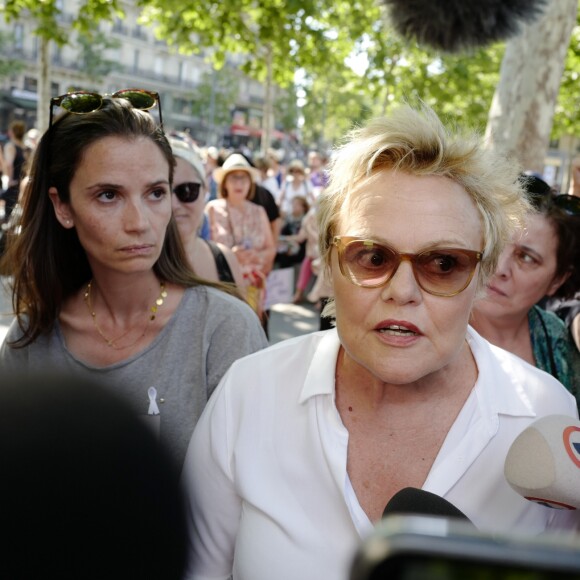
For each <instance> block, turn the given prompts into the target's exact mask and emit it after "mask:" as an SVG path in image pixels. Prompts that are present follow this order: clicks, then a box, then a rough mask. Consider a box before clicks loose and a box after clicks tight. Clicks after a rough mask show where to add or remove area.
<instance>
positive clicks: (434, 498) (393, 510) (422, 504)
mask: <svg viewBox="0 0 580 580" xmlns="http://www.w3.org/2000/svg"><path fill="white" fill-rule="evenodd" d="M394 514H400V515H421V516H435V517H444V518H454V519H455V518H459V519H462V520H467V521H468V522H469V521H470V520H469V518H468V517H467V516H466V515H465V514H464V513H463V512H462V511H461V510H460V509H458V508H456V507H455V506H454V505H453V504H452V503H450V502H448V501H447V500H446V499H444V498H442V497H441V496H438V495H436V494H434V493H431V492H430V491H425V490H423V489H417V488H415V487H404V488H403V489H402V490H401V491H398V492H397V493H396V494H395V495H394V496H393V497H392V498H391V499H390V500H389V502H388V503H387V505H386V507H385V510H384V511H383V517H387V516H390V515H394Z"/></svg>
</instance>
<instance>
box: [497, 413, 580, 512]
mask: <svg viewBox="0 0 580 580" xmlns="http://www.w3.org/2000/svg"><path fill="white" fill-rule="evenodd" d="M504 475H505V478H506V480H507V482H508V483H509V484H510V486H511V487H512V488H513V489H514V490H515V491H516V492H517V493H519V494H520V495H521V496H523V497H525V498H526V499H528V500H530V501H534V502H536V503H540V504H542V505H546V506H548V507H552V508H556V509H578V508H580V423H578V422H577V421H575V420H574V419H573V418H572V417H568V416H566V415H548V416H547V417H542V418H541V419H538V420H537V421H534V422H533V423H532V424H531V425H530V426H529V427H528V428H527V429H524V430H523V431H522V433H520V435H518V437H517V438H516V439H515V440H514V442H513V443H512V445H511V447H510V449H509V451H508V454H507V456H506V460H505V465H504Z"/></svg>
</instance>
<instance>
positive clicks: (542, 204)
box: [528, 193, 580, 216]
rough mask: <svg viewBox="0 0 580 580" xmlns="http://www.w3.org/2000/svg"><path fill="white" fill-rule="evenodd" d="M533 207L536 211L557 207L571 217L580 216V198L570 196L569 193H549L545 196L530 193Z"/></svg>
mask: <svg viewBox="0 0 580 580" xmlns="http://www.w3.org/2000/svg"><path fill="white" fill-rule="evenodd" d="M528 197H529V199H530V201H531V202H532V205H533V206H534V207H535V208H536V209H539V210H541V209H543V208H548V207H551V206H555V207H557V208H558V209H560V210H562V211H563V212H564V213H567V214H568V215H571V216H580V197H578V196H576V195H568V194H567V193H560V194H554V193H547V194H544V195H541V194H537V193H528Z"/></svg>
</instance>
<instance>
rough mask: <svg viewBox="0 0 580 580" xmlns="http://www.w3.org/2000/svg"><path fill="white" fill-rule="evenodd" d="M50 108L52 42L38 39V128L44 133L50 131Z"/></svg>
mask: <svg viewBox="0 0 580 580" xmlns="http://www.w3.org/2000/svg"><path fill="white" fill-rule="evenodd" d="M49 107H50V40H49V39H47V38H45V37H44V36H39V38H38V104H37V106H36V128H37V129H38V130H39V131H40V132H41V133H44V132H45V131H46V129H48V119H49Z"/></svg>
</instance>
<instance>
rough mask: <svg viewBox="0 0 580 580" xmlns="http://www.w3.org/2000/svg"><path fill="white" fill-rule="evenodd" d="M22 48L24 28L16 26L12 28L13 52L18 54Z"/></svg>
mask: <svg viewBox="0 0 580 580" xmlns="http://www.w3.org/2000/svg"><path fill="white" fill-rule="evenodd" d="M23 48H24V26H23V25H22V24H16V25H15V26H14V50H17V51H18V52H20V51H22V49H23Z"/></svg>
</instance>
